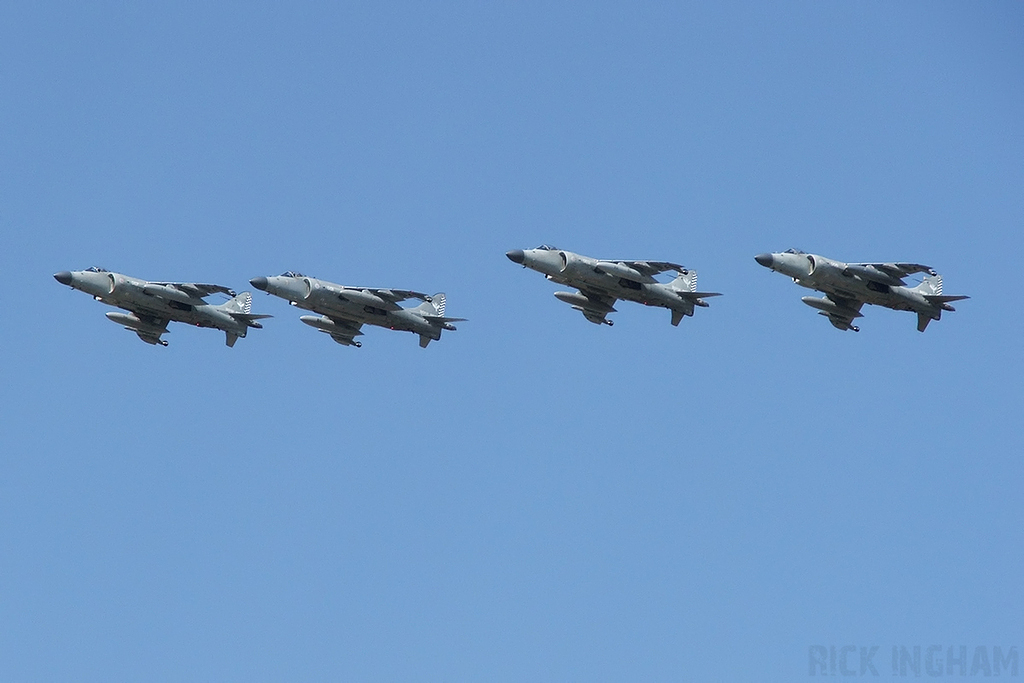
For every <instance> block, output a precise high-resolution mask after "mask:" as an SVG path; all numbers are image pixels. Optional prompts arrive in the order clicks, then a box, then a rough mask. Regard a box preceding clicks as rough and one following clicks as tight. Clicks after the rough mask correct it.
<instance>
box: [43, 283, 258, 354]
mask: <svg viewBox="0 0 1024 683" xmlns="http://www.w3.org/2000/svg"><path fill="white" fill-rule="evenodd" d="M53 277H54V278H55V279H56V280H57V282H60V283H61V284H63V285H67V286H69V287H71V288H73V289H77V290H80V291H83V292H85V293H86V294H91V295H92V297H93V298H94V299H96V301H101V302H103V303H105V304H108V305H110V306H116V307H117V308H121V309H124V310H126V311H130V313H117V312H114V311H111V312H110V313H107V314H106V315H107V318H108V319H109V320H111V321H113V322H115V323H118V324H119V325H123V326H124V328H125V329H126V330H130V331H132V332H134V333H135V334H137V335H139V339H141V340H142V341H144V342H146V343H147V344H159V345H160V346H167V342H166V341H164V340H163V339H161V338H160V336H161V335H163V334H165V333H166V332H167V323H169V322H172V321H173V322H180V323H187V324H189V325H195V326H197V327H213V328H216V329H218V330H222V331H223V332H224V333H225V334H226V335H227V339H226V343H227V345H228V346H234V345H235V341H237V340H238V338H239V337H244V336H245V333H246V331H247V330H248V328H250V327H256V328H259V327H262V325H260V323H258V322H256V321H257V320H259V319H261V318H269V317H270V316H269V315H253V314H252V312H251V308H252V294H250V293H249V292H242V293H241V294H238V295H237V296H236V295H235V292H234V291H233V290H231V289H228V288H227V287H223V286H221V285H206V284H199V283H192V282H149V281H147V280H139V279H137V278H133V277H129V276H127V275H122V274H121V273H112V272H110V271H108V270H104V269H102V268H89V269H87V270H78V271H74V272H71V271H66V270H65V271H62V272H60V273H57V274H55V275H54V276H53ZM216 293H221V294H226V295H228V296H230V297H233V298H232V299H231V300H230V301H227V302H225V303H223V304H211V303H208V302H206V301H205V297H207V296H210V295H211V294H216Z"/></svg>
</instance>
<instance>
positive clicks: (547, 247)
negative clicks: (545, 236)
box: [537, 244, 558, 251]
mask: <svg viewBox="0 0 1024 683" xmlns="http://www.w3.org/2000/svg"><path fill="white" fill-rule="evenodd" d="M537 249H538V250H540V251H558V247H553V246H551V245H550V244H542V245H540V246H539V247H537Z"/></svg>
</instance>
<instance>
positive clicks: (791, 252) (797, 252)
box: [782, 247, 807, 254]
mask: <svg viewBox="0 0 1024 683" xmlns="http://www.w3.org/2000/svg"><path fill="white" fill-rule="evenodd" d="M782 253H784V254H805V253H807V252H804V251H800V250H799V249H793V248H792V247H790V248H789V249H787V250H786V251H784V252H782Z"/></svg>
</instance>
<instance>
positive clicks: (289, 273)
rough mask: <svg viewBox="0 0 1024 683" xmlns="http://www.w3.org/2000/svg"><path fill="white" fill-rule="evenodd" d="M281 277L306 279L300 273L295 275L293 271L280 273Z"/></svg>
mask: <svg viewBox="0 0 1024 683" xmlns="http://www.w3.org/2000/svg"><path fill="white" fill-rule="evenodd" d="M281 277H306V276H305V275H303V274H302V273H296V272H295V271H294V270H286V271H284V272H283V273H281Z"/></svg>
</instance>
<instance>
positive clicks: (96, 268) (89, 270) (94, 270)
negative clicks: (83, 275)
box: [85, 266, 110, 273]
mask: <svg viewBox="0 0 1024 683" xmlns="http://www.w3.org/2000/svg"><path fill="white" fill-rule="evenodd" d="M85 272H87V273H109V272H110V271H109V270H107V269H106V268H100V267H99V266H89V267H88V268H86V269H85Z"/></svg>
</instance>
